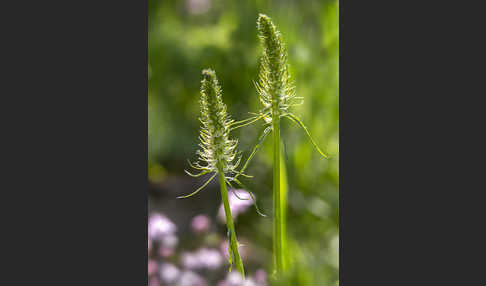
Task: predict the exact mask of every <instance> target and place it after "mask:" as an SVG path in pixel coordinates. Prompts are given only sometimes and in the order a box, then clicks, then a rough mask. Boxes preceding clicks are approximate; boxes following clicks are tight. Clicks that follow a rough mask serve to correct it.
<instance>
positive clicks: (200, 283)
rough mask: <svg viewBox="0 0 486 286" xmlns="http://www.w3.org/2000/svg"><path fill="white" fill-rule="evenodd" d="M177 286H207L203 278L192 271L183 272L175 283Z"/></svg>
mask: <svg viewBox="0 0 486 286" xmlns="http://www.w3.org/2000/svg"><path fill="white" fill-rule="evenodd" d="M177 285H178V286H207V285H208V283H207V282H206V280H204V278H202V277H201V276H199V275H198V274H196V273H194V272H192V271H184V272H183V273H182V274H181V276H180V278H179V280H178V283H177Z"/></svg>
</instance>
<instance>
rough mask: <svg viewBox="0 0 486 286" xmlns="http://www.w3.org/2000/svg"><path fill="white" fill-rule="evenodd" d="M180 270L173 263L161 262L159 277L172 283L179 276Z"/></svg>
mask: <svg viewBox="0 0 486 286" xmlns="http://www.w3.org/2000/svg"><path fill="white" fill-rule="evenodd" d="M179 275H180V270H179V268H177V267H176V266H175V265H174V264H170V263H163V264H162V265H161V266H160V278H161V280H162V281H164V282H166V283H169V284H170V283H173V282H175V281H176V280H177V278H179Z"/></svg>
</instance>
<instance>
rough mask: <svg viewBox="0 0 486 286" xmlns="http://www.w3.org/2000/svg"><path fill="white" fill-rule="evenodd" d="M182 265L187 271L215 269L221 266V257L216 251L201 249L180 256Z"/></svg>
mask: <svg viewBox="0 0 486 286" xmlns="http://www.w3.org/2000/svg"><path fill="white" fill-rule="evenodd" d="M182 264H183V265H184V267H185V268H187V269H204V268H205V269H211V270H214V269H217V268H219V267H221V265H223V256H222V255H221V253H220V252H219V251H218V250H216V249H208V248H201V249H199V250H198V251H196V252H192V253H190V252H185V253H183V254H182Z"/></svg>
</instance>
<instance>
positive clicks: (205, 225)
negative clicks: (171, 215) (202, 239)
mask: <svg viewBox="0 0 486 286" xmlns="http://www.w3.org/2000/svg"><path fill="white" fill-rule="evenodd" d="M210 224H211V220H210V219H209V217H208V216H207V215H197V216H195V217H194V218H193V219H192V222H191V227H192V230H193V231H194V232H195V233H202V232H206V231H207V230H208V229H209V226H210Z"/></svg>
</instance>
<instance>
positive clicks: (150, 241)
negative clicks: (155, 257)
mask: <svg viewBox="0 0 486 286" xmlns="http://www.w3.org/2000/svg"><path fill="white" fill-rule="evenodd" d="M150 251H152V240H151V239H150V238H149V239H148V253H149V255H150Z"/></svg>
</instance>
